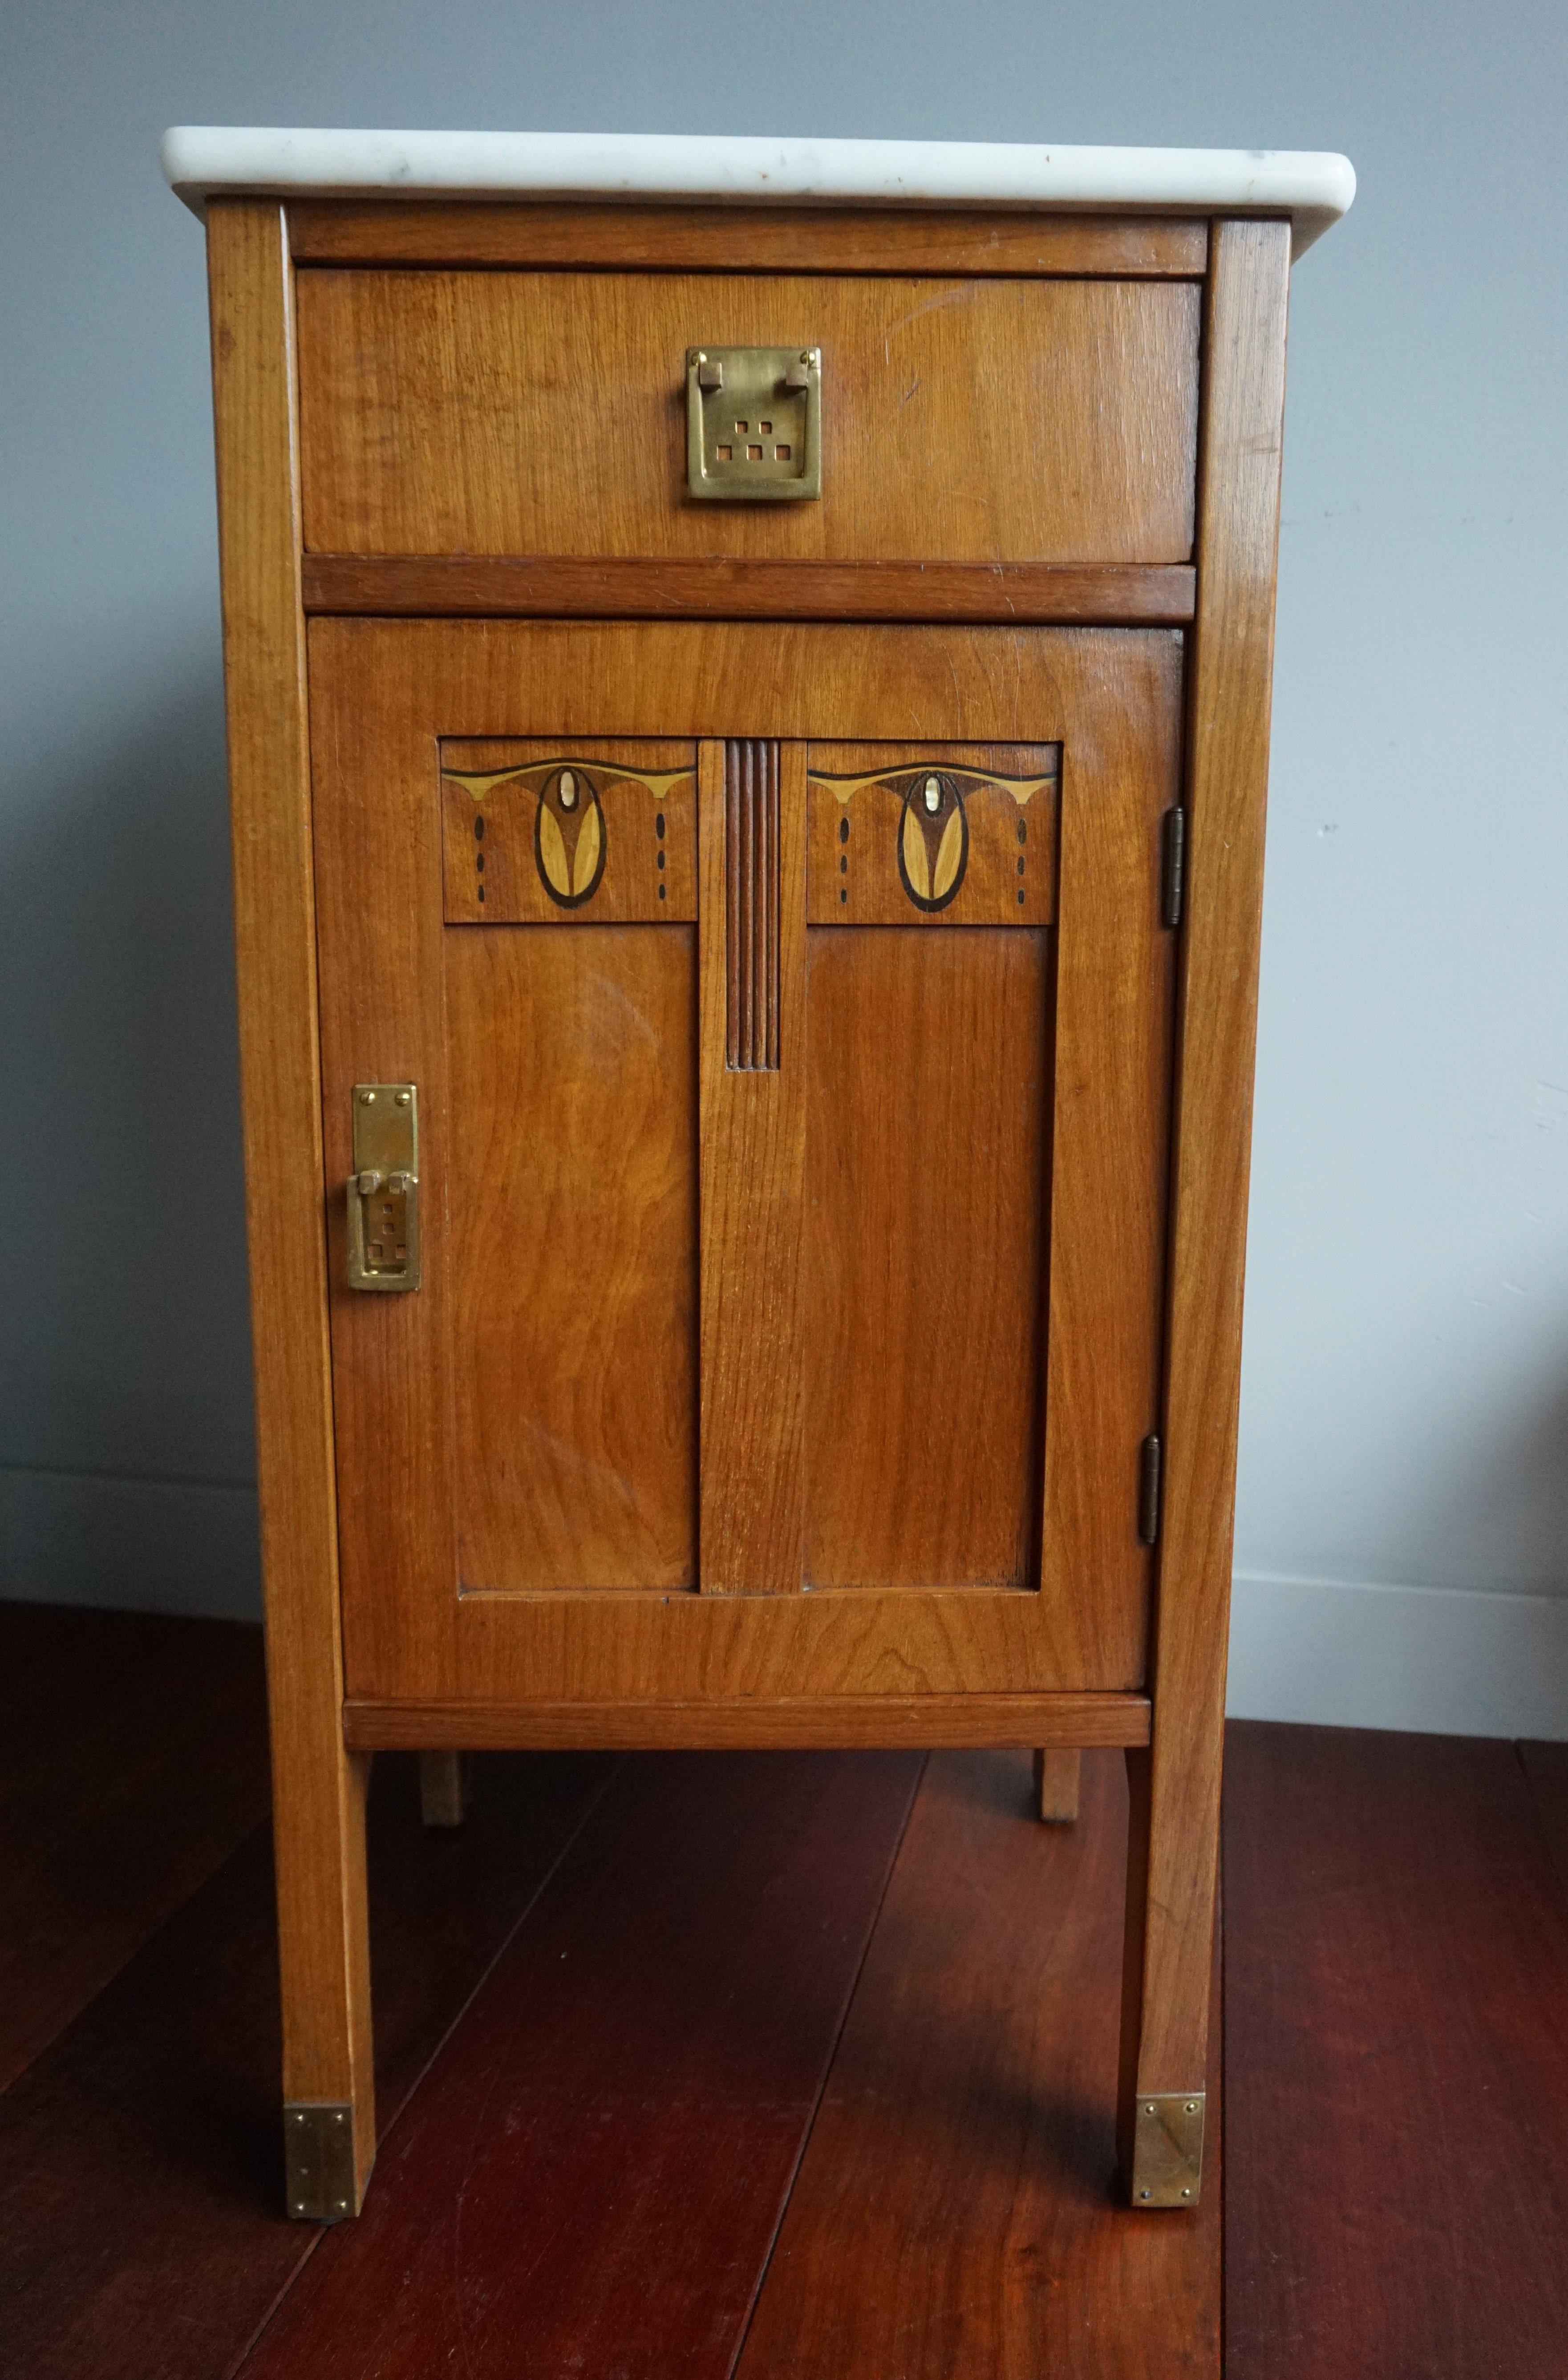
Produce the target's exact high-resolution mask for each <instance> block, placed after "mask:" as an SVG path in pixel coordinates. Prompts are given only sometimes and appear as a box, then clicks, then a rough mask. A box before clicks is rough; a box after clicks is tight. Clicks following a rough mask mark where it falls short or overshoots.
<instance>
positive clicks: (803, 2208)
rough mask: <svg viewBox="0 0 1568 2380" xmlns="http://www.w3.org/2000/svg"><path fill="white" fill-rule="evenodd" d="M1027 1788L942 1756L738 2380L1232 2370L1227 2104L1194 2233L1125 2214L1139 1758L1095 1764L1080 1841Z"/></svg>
mask: <svg viewBox="0 0 1568 2380" xmlns="http://www.w3.org/2000/svg"><path fill="white" fill-rule="evenodd" d="M1031 1782H1032V1780H1031V1769H1030V1761H1029V1756H1028V1755H1027V1753H1026V1754H1016V1755H1014V1754H1005V1753H1003V1754H998V1753H989V1754H986V1753H981V1754H976V1753H964V1754H959V1753H947V1754H940V1755H933V1756H932V1758H931V1760H930V1765H929V1767H928V1768H927V1772H926V1778H925V1781H924V1783H923V1785H922V1788H921V1791H920V1795H919V1798H918V1802H917V1803H916V1806H915V1812H914V1815H913V1817H912V1818H911V1820H910V1824H909V1828H908V1831H907V1833H906V1837H905V1841H904V1846H903V1850H902V1852H901V1853H900V1856H899V1861H898V1865H897V1868H896V1870H895V1872H894V1875H893V1882H892V1884H891V1885H890V1887H889V1889H888V1893H887V1898H886V1900H885V1901H884V1903H883V1907H882V1913H881V1920H880V1922H879V1924H878V1926H877V1931H876V1936H875V1937H874V1939H873V1942H872V1944H871V1948H870V1951H869V1955H868V1957H867V1961H866V1965H865V1969H864V1972H863V1973H862V1976H861V1980H860V1984H859V1987H858V1989H857V1993H856V1997H855V2002H854V2005H853V2008H852V2009H851V2011H850V2015H849V2019H848V2022H847V2023H846V2025H845V2032H844V2036H843V2039H842V2041H841V2043H840V2046H839V2051H838V2055H837V2057H836V2058H835V2059H834V2062H833V2070H832V2073H831V2074H830V2076H829V2080H828V2085H827V2089H826V2091H825V2093H824V2095H823V2100H822V2105H821V2107H820V2111H819V2113H818V2117H817V2121H816V2123H815V2125H814V2127H813V2130H812V2133H811V2140H810V2143H809V2146H808V2150H807V2153H806V2155H805V2158H804V2160H803V2162H802V2165H801V2169H800V2174H799V2178H798V2180H797V2181H796V2188H795V2191H794V2193H793V2195H792V2197H791V2200H790V2205H789V2211H788V2213H787V2215H786V2216H785V2218H784V2226H783V2228H782V2231H781V2233H780V2237H779V2241H778V2245H777V2248H776V2250H775V2253H774V2255H773V2258H772V2264H771V2265H770V2268H769V2272H768V2276H767V2279H766V2282H765V2284H764V2286H763V2289H762V2291H761V2295H760V2301H759V2303H758V2307H757V2311H756V2314H755V2317H754V2320H753V2322H752V2325H751V2329H750V2333H749V2336H748V2339H747V2343H746V2348H745V2351H744V2353H743V2355H742V2357H741V2361H740V2365H739V2380H785V2375H788V2380H970V2375H973V2380H1025V2375H1027V2380H1045V2375H1047V2374H1049V2375H1050V2380H1135V2375H1136V2380H1176V2375H1178V2374H1196V2373H1201V2374H1210V2375H1212V2374H1217V2372H1218V2370H1219V2349H1220V2338H1219V2328H1220V2240H1221V2201H1222V2188H1221V2173H1220V2155H1219V2148H1220V2131H1221V2128H1220V2123H1219V2109H1218V2107H1217V2106H1216V2107H1214V2120H1213V2122H1212V2124H1211V2127H1210V2134H1211V2147H1210V2152H1209V2164H1208V2170H1207V2173H1206V2176H1205V2195H1204V2204H1203V2206H1202V2207H1201V2209H1200V2210H1199V2211H1198V2212H1197V2214H1195V2215H1181V2214H1158V2215H1155V2214H1142V2215H1140V2214H1137V2213H1135V2212H1134V2211H1133V2210H1132V2209H1131V2208H1129V2207H1126V2206H1124V2205H1122V2204H1120V2203H1119V2200H1118V2197H1117V2194H1116V2188H1115V2178H1114V2168H1115V2137H1114V2135H1115V2082H1116V2042H1117V2023H1118V1980H1119V1971H1120V1952H1121V1935H1122V1897H1123V1873H1124V1851H1125V1840H1126V1792H1125V1787H1124V1781H1123V1769H1122V1762H1121V1759H1120V1756H1119V1755H1116V1754H1114V1753H1108V1752H1090V1753H1086V1754H1085V1755H1084V1766H1083V1798H1082V1804H1081V1814H1080V1816H1079V1819H1078V1821H1077V1824H1076V1826H1073V1827H1047V1826H1042V1825H1041V1824H1040V1823H1039V1820H1038V1818H1031V1816H1030V1815H1028V1814H1029V1805H1030V1795H1031ZM1216 2046H1217V2045H1216ZM1218 2065H1219V2061H1218V2057H1217V2056H1216V2058H1215V2059H1214V2065H1213V2070H1212V2073H1211V2081H1212V2082H1213V2083H1216V2084H1217V2083H1218V2081H1219V2073H1218ZM1215 2097H1216V2099H1217V2097H1218V2092H1217V2091H1216V2092H1215Z"/></svg>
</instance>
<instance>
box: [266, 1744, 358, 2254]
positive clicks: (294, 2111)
mask: <svg viewBox="0 0 1568 2380" xmlns="http://www.w3.org/2000/svg"><path fill="white" fill-rule="evenodd" d="M274 1708H275V1706H274ZM281 1731H282V1730H278V1729H277V1726H276V1720H275V1718H274V1735H276V1734H277V1733H279V1732H281ZM299 1748H300V1747H299V1743H298V1736H297V1737H296V1741H295V1743H294V1746H293V1747H292V1750H293V1751H294V1752H295V1753H298V1750H299ZM315 1749H316V1751H317V1753H318V1758H317V1759H316V1760H315V1761H314V1762H311V1761H310V1760H309V1759H305V1760H299V1759H298V1758H293V1759H291V1758H288V1757H286V1756H284V1755H282V1753H281V1750H280V1755H279V1756H278V1758H277V1759H276V1761H275V1764H274V1775H273V1841H274V1857H275V1861H276V1868H277V1899H278V1964H279V1970H280V1982H281V1985H282V2000H283V2095H284V2109H283V2142H284V2168H285V2180H286V2205H287V2209H288V2212H289V2214H290V2215H292V2216H298V2218H299V2219H300V2220H301V2221H304V2222H311V2223H337V2222H341V2221H342V2219H343V2218H344V2216H348V2215H358V2213H359V2207H360V2204H361V2203H362V2201H363V2198H364V2194H365V2185H366V2183H367V2182H368V2181H369V2180H370V2176H371V2165H372V2164H373V2163H374V2160H375V2150H376V2118H375V2095H374V2088H373V2083H372V2068H371V1975H370V1963H371V1962H370V1937H369V1930H368V1926H367V1922H366V1920H367V1913H366V1900H365V1791H366V1786H367V1784H368V1782H369V1777H370V1766H371V1764H370V1757H369V1755H365V1754H359V1755H355V1754H348V1753H345V1752H344V1750H343V1748H342V1740H341V1734H340V1732H339V1723H338V1720H337V1716H336V1713H335V1711H334V1714H333V1729H332V1738H331V1740H330V1741H329V1742H327V1743H324V1744H318V1745H317V1746H316V1747H315ZM312 1771H313V1772H314V1773H312Z"/></svg>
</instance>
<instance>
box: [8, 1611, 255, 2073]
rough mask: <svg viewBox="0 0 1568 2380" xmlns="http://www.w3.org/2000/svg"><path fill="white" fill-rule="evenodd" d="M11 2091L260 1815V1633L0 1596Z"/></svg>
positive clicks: (209, 1623) (238, 1627) (222, 1624)
mask: <svg viewBox="0 0 1568 2380" xmlns="http://www.w3.org/2000/svg"><path fill="white" fill-rule="evenodd" d="M0 1809H3V1810H4V1812H5V1856H4V1859H3V1860H0V2091H3V2090H4V2089H5V2088H6V2085H7V2084H8V2083H12V2082H14V2081H15V2080H16V2078H17V2076H18V2074H19V2073H21V2072H22V2071H23V2070H24V2069H25V2068H26V2066H27V2065H28V2064H29V2062H30V2060H31V2059H32V2058H36V2057H37V2056H38V2055H39V2053H40V2052H41V2051H42V2050H43V2049H44V2048H45V2047H46V2046H47V2045H48V2044H49V2043H50V2042H51V2041H53V2040H54V2039H55V2036H56V2035H57V2034H59V2033H60V2032H62V2031H63V2029H64V2028H65V2027H66V2026H67V2024H69V2022H71V2020H72V2018H73V2017H75V2016H76V2015H77V2014H78V2013H79V2011H80V2010H82V2009H84V2008H85V2007H86V2006H87V2004H88V2002H89V2001H90V2000H91V1998H92V1997H93V1995H94V1993H96V1992H98V1991H100V1990H102V1988H103V1985H105V1984H106V1983H107V1982H108V1980H109V1978H110V1977H111V1976H112V1975H113V1974H115V1973H116V1971H117V1970H118V1969H119V1968H120V1967H122V1966H123V1965H124V1964H125V1961H127V1959H128V1958H129V1957H130V1956H131V1954H132V1953H133V1952H134V1951H135V1950H136V1949H137V1948H138V1946H139V1945H140V1944H141V1943H143V1942H145V1941H146V1940H147V1939H148V1938H149V1937H150V1936H152V1934H154V1933H155V1932H156V1931H157V1929H158V1927H159V1926H160V1925H163V1923H164V1920H165V1918H167V1917H168V1916H169V1915H170V1914H171V1913H172V1912H173V1911H175V1910H176V1909H177V1908H178V1907H179V1905H180V1903H181V1902H182V1901H184V1900H188V1898H189V1896H190V1894H191V1893H193V1892H194V1891H195V1890H196V1888H197V1887H198V1886H199V1885H201V1884H202V1883H204V1882H205V1881H206V1879H207V1877H208V1876H211V1875H212V1874H213V1870H214V1869H215V1868H217V1867H218V1866H220V1865H221V1864H222V1863H223V1862H224V1861H225V1859H227V1858H228V1856H229V1854H230V1853H231V1852H233V1851H234V1850H235V1848H236V1847H237V1844H239V1843H240V1842H242V1841H243V1840H244V1839H245V1837H246V1836H247V1835H248V1834H249V1833H250V1832H251V1830H252V1829H253V1828H255V1827H257V1826H258V1825H260V1823H261V1820H262V1818H263V1817H264V1816H265V1815H266V1810H267V1743H266V1700H265V1690H264V1685H263V1680H262V1674H261V1630H260V1628H258V1627H247V1626H243V1625H240V1624H237V1623H235V1622H230V1621H221V1620H177V1619H165V1618H159V1617H154V1616H150V1615H144V1614H141V1613H134V1612H116V1611H85V1610H73V1609H59V1608H57V1607H50V1606H47V1605H41V1604H20V1603H0Z"/></svg>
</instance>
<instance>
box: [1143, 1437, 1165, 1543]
mask: <svg viewBox="0 0 1568 2380" xmlns="http://www.w3.org/2000/svg"><path fill="white" fill-rule="evenodd" d="M1159 1535H1160V1440H1159V1439H1157V1438H1146V1439H1144V1441H1143V1444H1142V1445H1141V1446H1140V1447H1139V1449H1138V1536H1140V1537H1141V1538H1142V1540H1143V1542H1144V1544H1145V1545H1146V1546H1151V1545H1152V1544H1153V1543H1154V1541H1155V1539H1156V1538H1157V1537H1158V1536H1159Z"/></svg>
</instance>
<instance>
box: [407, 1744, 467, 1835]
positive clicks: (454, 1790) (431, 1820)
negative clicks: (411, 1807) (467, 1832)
mask: <svg viewBox="0 0 1568 2380" xmlns="http://www.w3.org/2000/svg"><path fill="white" fill-rule="evenodd" d="M419 1815H420V1817H421V1818H422V1819H423V1820H424V1822H425V1824H426V1826H427V1827H460V1826H461V1825H462V1823H463V1821H464V1819H465V1818H466V1817H467V1816H468V1762H467V1761H466V1760H465V1759H464V1757H463V1755H462V1754H461V1753H460V1752H421V1753H420V1755H419Z"/></svg>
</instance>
